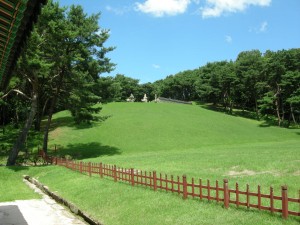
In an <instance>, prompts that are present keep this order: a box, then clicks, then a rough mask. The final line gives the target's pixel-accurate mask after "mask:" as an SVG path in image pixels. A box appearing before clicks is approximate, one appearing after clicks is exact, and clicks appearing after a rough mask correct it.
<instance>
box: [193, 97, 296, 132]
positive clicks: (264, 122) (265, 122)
mask: <svg viewBox="0 0 300 225" xmlns="http://www.w3.org/2000/svg"><path fill="white" fill-rule="evenodd" d="M196 105H198V106H200V107H201V108H203V109H207V110H211V111H214V112H222V113H225V114H227V115H229V116H234V117H242V118H246V119H252V120H256V121H261V123H260V124H259V125H258V126H259V127H262V128H264V127H278V121H277V118H270V117H261V118H260V119H257V115H256V113H255V112H251V111H247V110H239V109H234V110H233V112H232V113H230V112H229V110H228V109H225V108H224V107H223V106H220V105H213V104H206V103H201V102H196ZM282 128H286V129H299V128H300V127H297V126H292V124H290V126H287V122H285V123H284V124H283V125H282Z"/></svg>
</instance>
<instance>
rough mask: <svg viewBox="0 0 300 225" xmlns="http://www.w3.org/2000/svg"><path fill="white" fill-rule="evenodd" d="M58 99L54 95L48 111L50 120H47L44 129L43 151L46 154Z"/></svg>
mask: <svg viewBox="0 0 300 225" xmlns="http://www.w3.org/2000/svg"><path fill="white" fill-rule="evenodd" d="M56 99H57V96H54V98H53V99H52V101H51V106H50V109H49V113H48V120H47V123H46V126H45V131H44V140H43V151H44V152H45V153H46V154H47V152H48V138H49V129H50V125H51V121H52V115H53V111H54V107H55V104H56Z"/></svg>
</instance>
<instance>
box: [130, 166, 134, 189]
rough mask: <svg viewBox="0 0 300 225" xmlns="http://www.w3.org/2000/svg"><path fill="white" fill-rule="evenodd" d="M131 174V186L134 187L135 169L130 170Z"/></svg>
mask: <svg viewBox="0 0 300 225" xmlns="http://www.w3.org/2000/svg"><path fill="white" fill-rule="evenodd" d="M130 173H131V185H132V186H134V169H133V168H131V169H130Z"/></svg>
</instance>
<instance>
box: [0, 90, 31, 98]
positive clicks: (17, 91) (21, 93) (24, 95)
mask: <svg viewBox="0 0 300 225" xmlns="http://www.w3.org/2000/svg"><path fill="white" fill-rule="evenodd" d="M12 92H16V93H18V94H20V95H22V96H23V97H25V98H27V99H28V100H31V98H30V97H28V96H27V95H26V94H24V93H23V92H22V91H20V90H18V89H11V90H10V91H9V92H7V93H6V94H5V95H3V96H1V99H4V98H5V97H7V96H8V95H9V94H10V93H12Z"/></svg>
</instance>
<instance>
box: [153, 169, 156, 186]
mask: <svg viewBox="0 0 300 225" xmlns="http://www.w3.org/2000/svg"><path fill="white" fill-rule="evenodd" d="M153 188H154V191H156V190H157V177H156V171H153Z"/></svg>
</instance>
